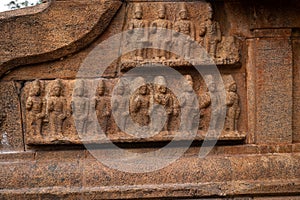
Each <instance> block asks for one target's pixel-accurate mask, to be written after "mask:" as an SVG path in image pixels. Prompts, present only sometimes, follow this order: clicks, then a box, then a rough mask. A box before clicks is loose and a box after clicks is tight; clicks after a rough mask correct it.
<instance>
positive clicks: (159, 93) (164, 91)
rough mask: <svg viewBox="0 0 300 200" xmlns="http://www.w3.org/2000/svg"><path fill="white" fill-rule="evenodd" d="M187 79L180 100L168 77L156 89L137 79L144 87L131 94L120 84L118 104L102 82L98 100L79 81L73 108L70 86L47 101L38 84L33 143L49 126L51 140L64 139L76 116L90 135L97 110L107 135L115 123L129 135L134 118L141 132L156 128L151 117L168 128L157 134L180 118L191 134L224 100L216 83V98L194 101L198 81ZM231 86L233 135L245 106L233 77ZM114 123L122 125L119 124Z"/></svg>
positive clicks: (229, 127) (57, 86)
mask: <svg viewBox="0 0 300 200" xmlns="http://www.w3.org/2000/svg"><path fill="white" fill-rule="evenodd" d="M230 77H231V76H230ZM185 78H186V80H187V82H188V83H189V84H190V86H191V87H185V88H186V89H185V90H184V91H182V93H181V94H180V96H179V97H177V98H176V97H175V96H174V94H173V93H172V92H171V91H170V90H169V89H168V88H167V87H166V79H165V78H164V77H163V76H157V77H155V79H154V85H152V86H151V85H149V84H146V82H145V80H144V78H142V77H137V78H136V79H135V80H134V82H135V83H138V84H139V85H141V87H139V88H138V89H137V90H136V91H134V92H132V91H128V89H129V90H130V87H129V86H130V85H127V84H128V83H125V82H121V81H120V83H119V84H118V87H117V89H116V91H115V94H114V96H113V100H112V104H111V97H110V96H108V95H105V93H106V90H107V88H106V85H105V82H104V81H103V80H100V81H99V84H98V86H97V92H96V95H94V97H92V98H90V97H89V95H87V92H86V91H85V90H86V88H87V87H86V86H85V81H84V80H79V81H77V83H76V84H75V87H74V91H73V98H72V101H71V103H70V104H71V105H67V99H66V97H65V96H64V94H63V89H64V85H63V83H62V81H61V80H60V79H57V80H55V81H53V82H52V83H51V86H50V87H49V91H48V93H47V95H46V96H47V98H44V95H42V86H41V81H40V80H35V81H34V82H32V83H31V87H30V90H29V95H28V98H27V99H26V111H27V112H26V121H27V123H26V124H27V126H26V129H27V133H28V134H29V135H30V136H33V137H34V136H43V133H42V126H43V124H44V123H48V127H49V131H48V132H49V134H50V135H52V136H53V135H54V136H57V137H58V138H60V137H62V136H63V132H64V130H63V123H64V121H65V120H66V118H68V117H71V116H73V120H74V121H75V124H76V128H77V131H78V132H79V133H87V132H88V131H89V128H88V126H89V124H91V122H90V120H91V119H92V117H90V116H89V114H90V113H91V109H94V110H95V112H96V115H97V118H98V122H99V124H100V126H101V128H102V130H104V132H107V131H109V130H108V129H112V127H113V126H112V124H114V123H115V122H114V121H115V120H116V119H117V120H118V123H117V124H118V126H117V130H114V131H116V132H118V131H123V132H126V130H127V129H128V128H130V127H128V126H131V125H130V124H128V120H129V118H131V119H132V121H133V122H134V123H137V124H139V125H140V126H147V125H148V124H149V123H150V115H153V117H152V119H153V120H156V121H155V122H153V123H158V124H157V127H163V129H162V130H154V131H169V130H170V129H172V127H170V126H171V123H172V120H174V118H177V117H178V116H179V115H181V119H183V120H184V121H182V122H181V124H183V126H184V127H183V128H184V130H191V129H193V126H194V125H195V124H193V123H194V120H193V118H196V117H197V116H198V117H200V119H201V117H203V116H201V114H200V113H201V110H202V109H207V108H208V107H210V106H211V102H212V101H215V102H217V103H218V101H219V100H218V96H217V95H210V94H213V93H215V92H217V88H216V84H215V83H214V82H213V81H211V82H210V83H209V84H208V85H207V87H208V90H209V91H210V93H209V92H208V91H207V92H206V93H204V94H200V95H199V97H197V96H194V95H193V93H194V90H193V79H192V77H191V76H190V75H186V76H185ZM229 80H230V82H228V83H227V84H226V87H225V88H226V108H227V112H226V119H225V127H224V131H230V132H232V131H237V120H238V118H239V114H240V105H239V96H238V94H237V86H236V82H235V81H234V80H233V79H232V77H231V78H230V79H229ZM130 93H132V95H130ZM128 95H129V96H128ZM197 98H198V99H199V104H197V102H198V100H197ZM212 98H215V99H212ZM179 102H180V103H179ZM158 105H161V106H158ZM197 106H198V107H197ZM199 107H200V109H199ZM128 108H129V109H128ZM161 108H164V109H161ZM216 108H218V106H217V107H216ZM199 110H200V113H199ZM112 112H114V116H112ZM162 112H165V113H166V115H167V119H166V123H165V124H159V123H161V120H160V117H161V116H162ZM211 113H212V117H214V118H217V117H218V116H214V115H218V110H217V109H212V110H211ZM113 117H114V118H116V119H114V120H113ZM213 126H216V125H213ZM154 128H155V127H154ZM212 128H213V129H214V128H217V127H212Z"/></svg>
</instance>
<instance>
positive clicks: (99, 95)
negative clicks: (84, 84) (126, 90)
mask: <svg viewBox="0 0 300 200" xmlns="http://www.w3.org/2000/svg"><path fill="white" fill-rule="evenodd" d="M105 92H106V85H105V82H104V81H103V80H102V79H101V80H100V81H99V84H98V87H97V91H96V97H95V102H94V104H95V106H94V107H93V108H95V110H96V115H97V119H98V122H99V124H100V126H101V128H102V130H103V131H104V132H105V133H106V132H107V130H108V127H109V125H110V116H111V106H110V98H109V97H108V96H106V95H105Z"/></svg>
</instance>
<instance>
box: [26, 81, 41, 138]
mask: <svg viewBox="0 0 300 200" xmlns="http://www.w3.org/2000/svg"><path fill="white" fill-rule="evenodd" d="M26 110H27V115H26V117H27V130H28V133H31V134H32V135H34V136H42V123H43V119H44V117H45V100H44V99H43V98H42V97H41V83H40V81H39V80H35V81H34V82H33V83H32V86H31V88H30V91H29V97H28V98H27V101H26Z"/></svg>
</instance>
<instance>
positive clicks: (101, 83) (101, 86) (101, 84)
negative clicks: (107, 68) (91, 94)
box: [97, 79, 105, 96]
mask: <svg viewBox="0 0 300 200" xmlns="http://www.w3.org/2000/svg"><path fill="white" fill-rule="evenodd" d="M104 93H105V83H104V81H103V80H102V79H101V80H100V81H99V84H98V87H97V95H99V96H103V95H104Z"/></svg>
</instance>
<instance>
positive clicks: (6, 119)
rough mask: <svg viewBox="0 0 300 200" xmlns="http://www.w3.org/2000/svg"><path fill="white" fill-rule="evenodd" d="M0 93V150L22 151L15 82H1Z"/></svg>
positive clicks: (19, 111)
mask: <svg viewBox="0 0 300 200" xmlns="http://www.w3.org/2000/svg"><path fill="white" fill-rule="evenodd" d="M0 93H1V96H0V106H1V108H0V109H1V113H0V115H1V116H0V120H1V121H0V130H1V132H0V151H4V152H5V151H23V150H24V141H23V139H24V137H23V131H22V126H23V125H22V119H21V108H20V99H19V91H18V87H17V84H15V83H14V82H1V83H0Z"/></svg>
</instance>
